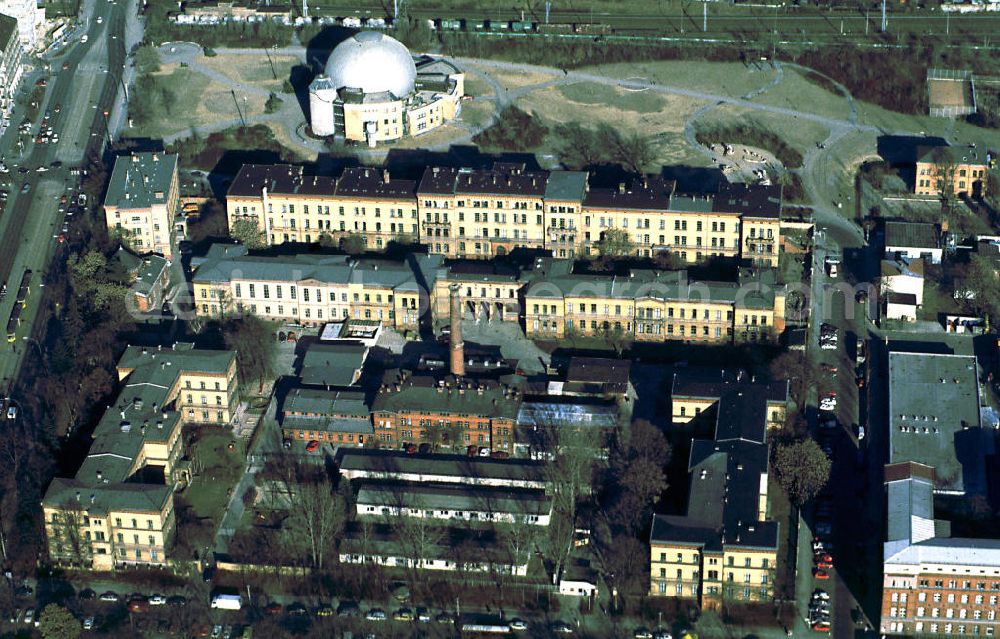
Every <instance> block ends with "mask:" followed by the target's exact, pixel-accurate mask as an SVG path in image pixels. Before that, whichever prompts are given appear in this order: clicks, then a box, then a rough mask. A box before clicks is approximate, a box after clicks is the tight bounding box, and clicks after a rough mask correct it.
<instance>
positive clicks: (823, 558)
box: [816, 552, 833, 563]
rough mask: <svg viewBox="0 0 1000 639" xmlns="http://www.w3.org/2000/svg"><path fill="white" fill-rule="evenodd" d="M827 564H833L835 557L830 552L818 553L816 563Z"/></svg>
mask: <svg viewBox="0 0 1000 639" xmlns="http://www.w3.org/2000/svg"><path fill="white" fill-rule="evenodd" d="M820 562H825V563H833V555H831V554H830V553H828V552H818V553H816V563H820Z"/></svg>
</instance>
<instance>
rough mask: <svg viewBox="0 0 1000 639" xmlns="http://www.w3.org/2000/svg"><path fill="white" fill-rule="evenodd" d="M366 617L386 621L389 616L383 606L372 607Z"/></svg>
mask: <svg viewBox="0 0 1000 639" xmlns="http://www.w3.org/2000/svg"><path fill="white" fill-rule="evenodd" d="M365 619H367V620H368V621H385V620H386V619H387V617H386V614H385V611H384V610H382V609H381V608H372V609H371V610H369V611H368V614H367V615H365Z"/></svg>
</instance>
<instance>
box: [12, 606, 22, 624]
mask: <svg viewBox="0 0 1000 639" xmlns="http://www.w3.org/2000/svg"><path fill="white" fill-rule="evenodd" d="M20 619H21V609H20V608H14V612H12V613H10V622H11V623H17V622H18V620H20Z"/></svg>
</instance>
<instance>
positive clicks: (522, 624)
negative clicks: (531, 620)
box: [508, 617, 528, 630]
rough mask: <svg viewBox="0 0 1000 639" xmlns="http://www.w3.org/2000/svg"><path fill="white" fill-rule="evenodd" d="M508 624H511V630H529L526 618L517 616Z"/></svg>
mask: <svg viewBox="0 0 1000 639" xmlns="http://www.w3.org/2000/svg"><path fill="white" fill-rule="evenodd" d="M508 625H509V626H510V629H511V630H527V629H528V622H526V621H525V620H524V619H518V618H516V617H515V618H514V619H511V620H510V623H509V624H508Z"/></svg>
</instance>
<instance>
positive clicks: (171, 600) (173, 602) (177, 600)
mask: <svg viewBox="0 0 1000 639" xmlns="http://www.w3.org/2000/svg"><path fill="white" fill-rule="evenodd" d="M167 605H168V606H176V607H178V608H179V607H181V606H186V605H187V599H185V598H184V597H182V596H181V595H174V596H172V597H167Z"/></svg>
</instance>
